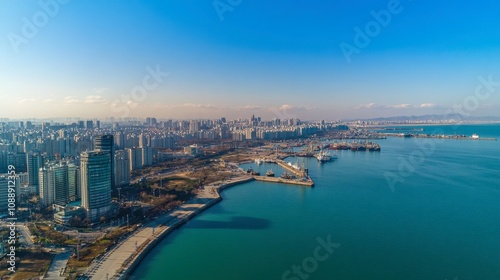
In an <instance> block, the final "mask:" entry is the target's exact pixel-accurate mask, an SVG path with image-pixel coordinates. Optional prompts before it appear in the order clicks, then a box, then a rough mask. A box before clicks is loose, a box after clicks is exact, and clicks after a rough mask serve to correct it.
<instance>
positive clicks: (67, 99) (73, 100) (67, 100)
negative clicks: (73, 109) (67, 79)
mask: <svg viewBox="0 0 500 280" xmlns="http://www.w3.org/2000/svg"><path fill="white" fill-rule="evenodd" d="M63 102H64V103H65V104H74V103H81V102H82V101H81V100H80V99H78V98H76V97H75V96H66V97H65V98H64V101H63Z"/></svg>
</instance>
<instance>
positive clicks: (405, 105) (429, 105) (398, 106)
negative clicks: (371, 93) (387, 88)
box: [354, 103, 438, 110]
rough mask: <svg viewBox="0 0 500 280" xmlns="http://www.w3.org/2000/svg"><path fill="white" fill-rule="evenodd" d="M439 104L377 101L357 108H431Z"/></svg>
mask: <svg viewBox="0 0 500 280" xmlns="http://www.w3.org/2000/svg"><path fill="white" fill-rule="evenodd" d="M436 107H438V105H436V104H434V103H422V104H418V105H412V104H408V103H402V104H393V105H382V104H377V103H368V104H361V105H358V106H356V107H354V108H355V109H358V110H359V109H412V108H420V109H430V108H436Z"/></svg>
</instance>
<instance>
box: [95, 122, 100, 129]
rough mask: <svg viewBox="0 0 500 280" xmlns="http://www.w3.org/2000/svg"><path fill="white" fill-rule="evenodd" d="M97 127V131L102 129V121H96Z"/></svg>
mask: <svg viewBox="0 0 500 280" xmlns="http://www.w3.org/2000/svg"><path fill="white" fill-rule="evenodd" d="M95 127H96V128H97V129H100V128H101V121H95Z"/></svg>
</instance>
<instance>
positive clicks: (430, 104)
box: [419, 103, 437, 108]
mask: <svg viewBox="0 0 500 280" xmlns="http://www.w3.org/2000/svg"><path fill="white" fill-rule="evenodd" d="M419 107H420V108H435V107H437V105H436V104H434V103H423V104H420V105H419Z"/></svg>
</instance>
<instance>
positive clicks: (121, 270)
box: [78, 176, 253, 280]
mask: <svg viewBox="0 0 500 280" xmlns="http://www.w3.org/2000/svg"><path fill="white" fill-rule="evenodd" d="M250 180H253V178H252V177H249V176H240V177H236V178H233V179H231V180H229V181H225V182H223V183H222V184H218V185H210V186H206V187H204V188H203V189H202V190H200V192H199V193H198V194H197V196H196V197H195V198H193V199H192V200H190V201H188V202H186V203H185V204H183V205H181V206H179V207H178V208H176V209H175V210H173V211H171V212H169V213H167V214H164V215H162V216H160V217H159V218H157V219H156V220H154V221H151V222H148V223H146V224H145V225H143V227H141V228H139V229H138V230H137V231H135V232H133V233H132V234H131V235H130V236H128V237H127V238H126V239H125V240H124V241H122V242H120V244H118V245H117V246H116V247H114V248H113V249H112V250H110V251H109V252H107V253H106V254H104V255H103V256H102V257H100V258H99V259H96V260H94V261H93V262H92V263H91V265H90V266H89V268H88V270H87V272H86V273H85V275H84V276H83V277H79V278H78V279H99V280H105V279H110V280H111V279H124V278H125V277H126V276H127V275H126V274H128V273H129V272H130V271H131V270H133V268H132V269H131V267H132V266H134V265H137V263H138V262H137V261H138V260H139V258H141V259H142V257H144V255H143V254H142V253H143V251H144V250H145V249H146V248H148V247H149V246H150V245H151V244H152V243H153V242H157V241H158V240H157V239H158V238H159V237H161V238H163V237H164V236H166V235H167V234H168V233H169V232H171V231H172V230H173V229H175V228H176V227H177V226H179V225H182V224H183V223H185V222H186V221H188V220H189V219H191V218H193V217H194V216H195V215H197V214H198V213H200V212H201V211H203V210H204V209H206V208H208V207H210V206H211V205H213V204H215V203H216V202H217V201H219V200H220V199H221V198H220V195H219V192H220V191H221V190H222V189H223V188H225V187H227V186H232V185H235V184H238V183H241V182H248V181H250Z"/></svg>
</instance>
